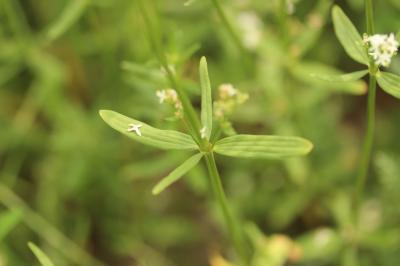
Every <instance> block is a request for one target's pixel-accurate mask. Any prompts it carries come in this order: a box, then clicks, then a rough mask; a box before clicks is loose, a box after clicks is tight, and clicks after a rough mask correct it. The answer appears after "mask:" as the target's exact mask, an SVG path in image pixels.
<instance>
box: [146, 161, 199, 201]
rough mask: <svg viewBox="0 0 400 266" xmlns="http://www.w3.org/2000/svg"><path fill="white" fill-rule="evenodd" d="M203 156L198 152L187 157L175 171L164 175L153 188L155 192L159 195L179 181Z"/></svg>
mask: <svg viewBox="0 0 400 266" xmlns="http://www.w3.org/2000/svg"><path fill="white" fill-rule="evenodd" d="M202 157H203V154H202V153H198V154H195V155H193V156H192V157H190V158H189V159H187V160H186V161H185V162H184V163H183V164H181V165H180V166H178V167H177V168H176V169H175V170H174V171H172V172H171V173H170V174H169V175H168V176H166V177H164V178H163V179H162V180H161V181H160V182H158V183H157V185H156V186H155V187H154V188H153V191H152V192H153V194H154V195H157V194H159V193H161V192H162V191H163V190H164V189H166V188H167V187H169V186H170V185H171V184H173V183H175V182H176V181H178V180H179V179H180V178H181V177H182V176H183V175H184V174H186V173H187V172H188V171H189V170H190V169H192V168H193V167H195V166H196V165H197V163H198V162H199V161H200V159H201V158H202Z"/></svg>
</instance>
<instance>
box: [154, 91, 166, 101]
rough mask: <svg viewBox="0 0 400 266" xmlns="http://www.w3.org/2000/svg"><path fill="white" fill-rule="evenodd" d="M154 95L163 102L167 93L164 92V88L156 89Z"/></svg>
mask: <svg viewBox="0 0 400 266" xmlns="http://www.w3.org/2000/svg"><path fill="white" fill-rule="evenodd" d="M156 95H157V97H158V99H159V100H160V103H163V102H164V101H165V99H166V98H167V94H166V92H165V90H158V91H156Z"/></svg>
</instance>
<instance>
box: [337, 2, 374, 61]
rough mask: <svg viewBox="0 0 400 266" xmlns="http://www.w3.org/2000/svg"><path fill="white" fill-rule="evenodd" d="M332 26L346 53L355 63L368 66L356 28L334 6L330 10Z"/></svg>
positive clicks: (338, 8)
mask: <svg viewBox="0 0 400 266" xmlns="http://www.w3.org/2000/svg"><path fill="white" fill-rule="evenodd" d="M332 19H333V26H334V29H335V33H336V36H337V37H338V39H339V41H340V43H341V44H342V46H343V48H344V49H345V50H346V53H347V54H348V55H349V56H350V57H351V58H353V59H354V60H355V61H357V62H359V63H361V64H365V65H368V62H369V60H368V55H367V51H366V49H365V47H364V46H363V45H362V38H361V36H360V34H359V33H358V31H357V29H356V27H354V25H353V23H352V22H351V21H350V19H349V18H348V17H347V16H346V14H345V13H344V12H343V10H342V9H341V8H340V7H338V6H334V7H333V9H332Z"/></svg>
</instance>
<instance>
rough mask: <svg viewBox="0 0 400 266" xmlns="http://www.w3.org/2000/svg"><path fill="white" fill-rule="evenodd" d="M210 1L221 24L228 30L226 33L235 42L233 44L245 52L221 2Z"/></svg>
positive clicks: (216, 0)
mask: <svg viewBox="0 0 400 266" xmlns="http://www.w3.org/2000/svg"><path fill="white" fill-rule="evenodd" d="M211 2H212V3H213V5H214V8H215V10H216V11H217V13H218V16H219V17H220V19H221V21H222V24H224V26H225V28H226V29H227V30H228V33H229V35H230V36H231V38H232V40H233V41H234V42H235V44H236V46H237V47H238V48H239V50H240V51H241V52H242V53H243V54H245V53H246V49H245V47H244V46H243V43H242V41H241V39H240V37H239V35H238V34H237V32H236V31H235V29H234V28H233V26H232V24H231V23H230V21H229V19H228V16H227V15H226V14H225V11H224V9H223V8H222V6H221V3H220V2H219V0H211Z"/></svg>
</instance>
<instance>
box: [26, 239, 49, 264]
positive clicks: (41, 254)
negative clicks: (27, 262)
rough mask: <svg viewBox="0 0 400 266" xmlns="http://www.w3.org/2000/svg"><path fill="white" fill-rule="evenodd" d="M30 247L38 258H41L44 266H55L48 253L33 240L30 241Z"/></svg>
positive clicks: (40, 260)
mask: <svg viewBox="0 0 400 266" xmlns="http://www.w3.org/2000/svg"><path fill="white" fill-rule="evenodd" d="M28 246H29V248H30V249H31V250H32V252H33V254H35V256H36V258H37V259H38V260H39V262H40V264H41V265H42V266H54V264H53V262H52V261H51V260H50V259H49V257H47V255H46V254H44V252H43V251H42V250H41V249H40V248H39V247H38V246H36V245H35V244H33V243H32V242H29V243H28Z"/></svg>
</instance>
